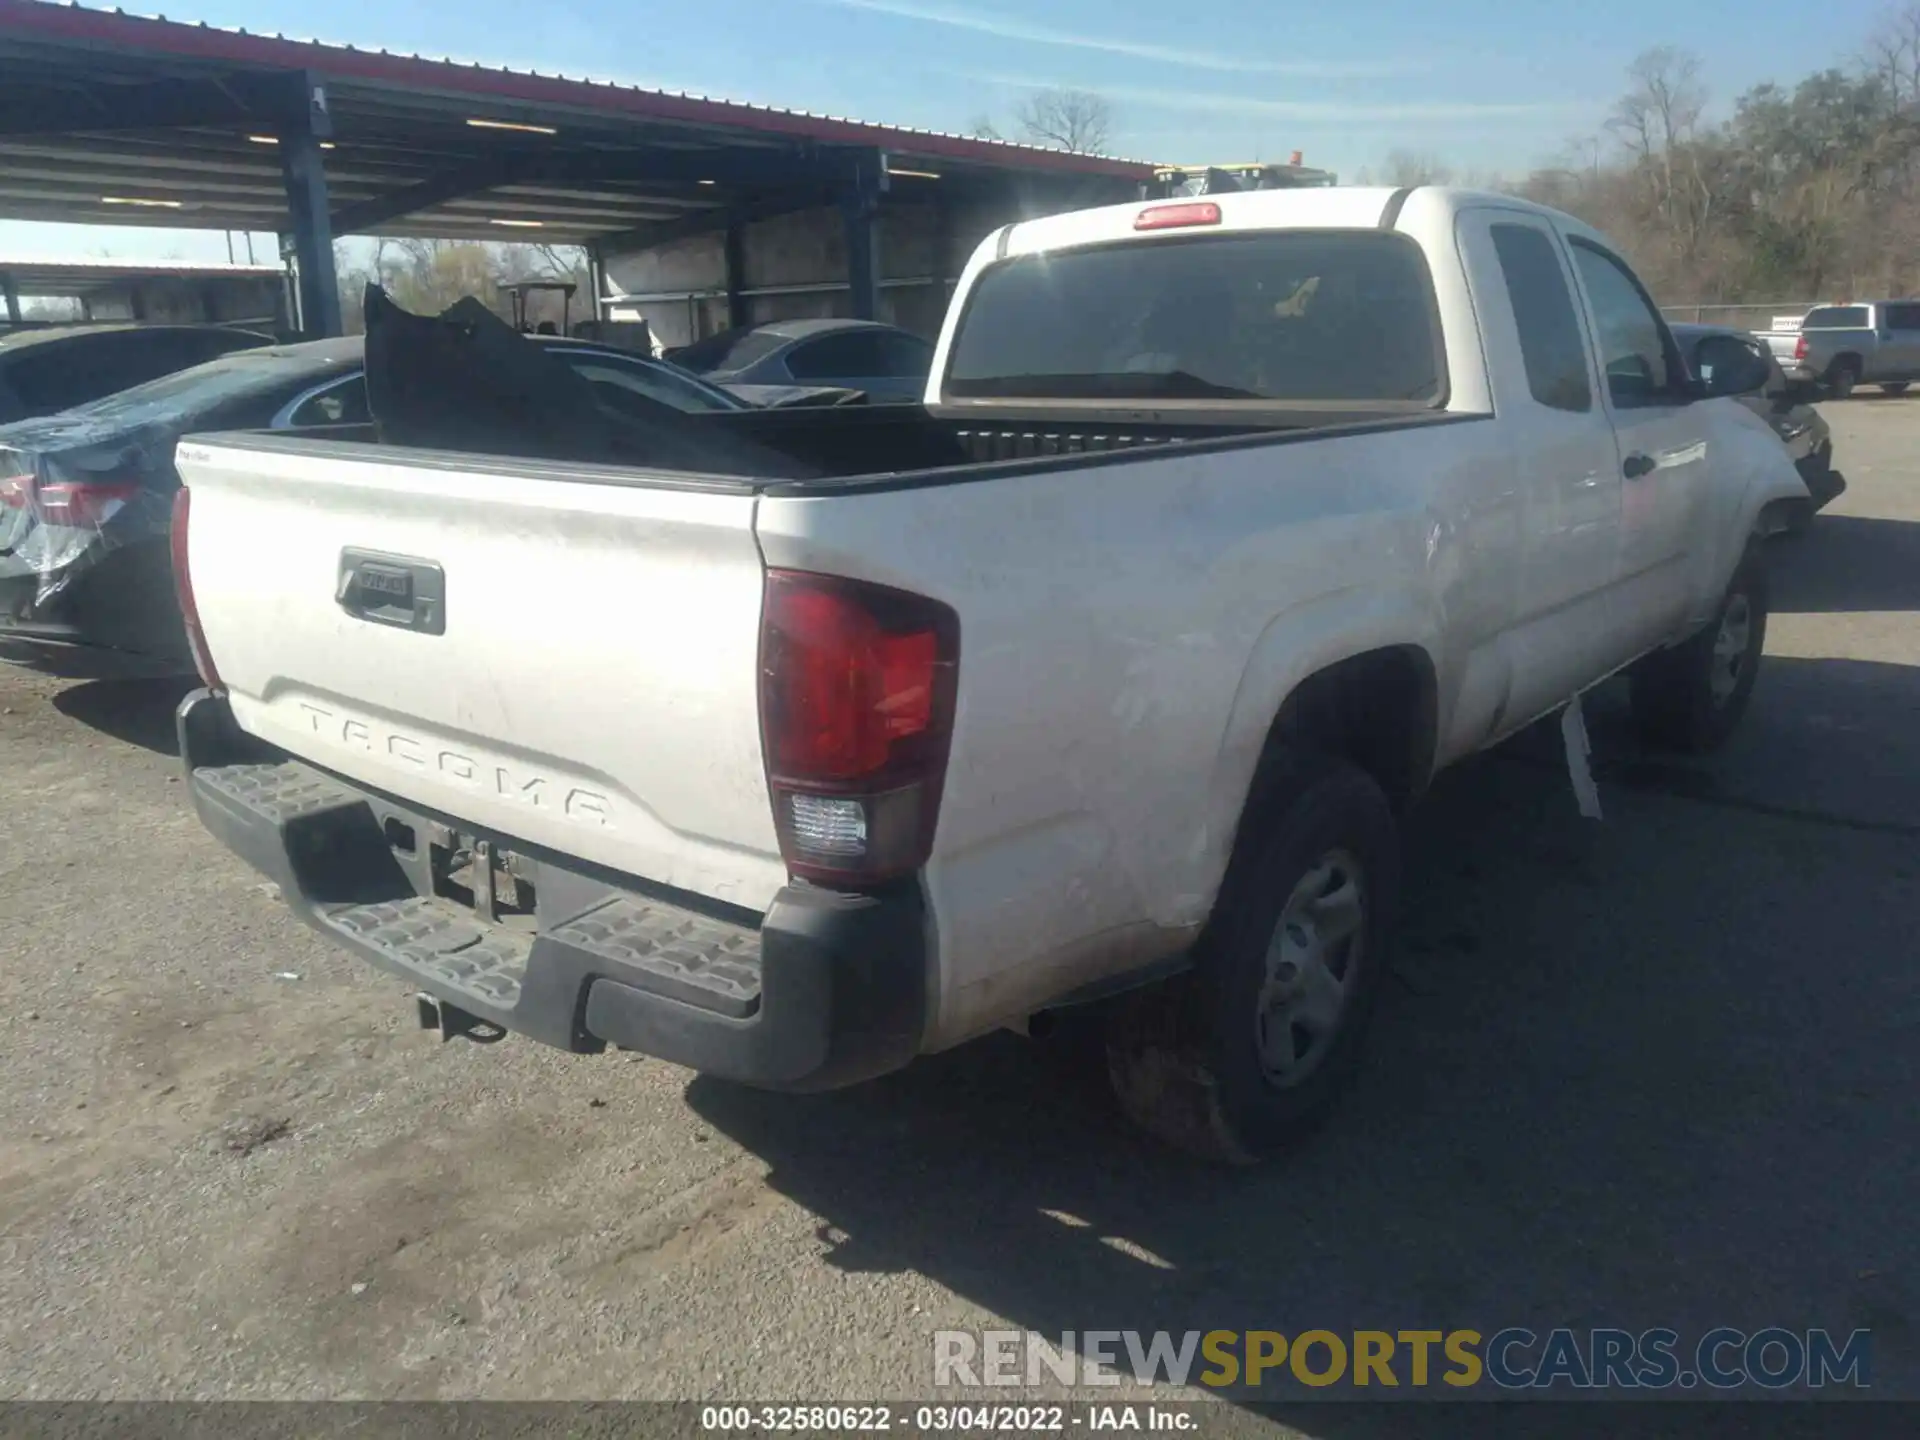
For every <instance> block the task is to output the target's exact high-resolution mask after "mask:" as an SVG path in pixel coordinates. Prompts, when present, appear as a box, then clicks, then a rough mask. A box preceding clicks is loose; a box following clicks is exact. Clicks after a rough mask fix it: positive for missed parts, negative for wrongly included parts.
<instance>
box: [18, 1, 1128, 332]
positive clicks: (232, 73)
mask: <svg viewBox="0 0 1920 1440" xmlns="http://www.w3.org/2000/svg"><path fill="white" fill-rule="evenodd" d="M935 166H937V167H938V168H937V171H936V170H934V169H933V168H932V167H935ZM934 174H937V175H938V177H939V179H938V184H939V185H940V187H941V198H942V203H950V202H951V203H965V202H968V201H977V200H980V199H983V198H990V199H1000V200H1005V199H1017V200H1018V201H1019V202H1020V203H1021V204H1023V205H1027V206H1031V207H1043V208H1066V207H1069V206H1072V205H1078V204H1088V203H1099V202H1102V201H1110V200H1118V199H1124V198H1127V197H1129V196H1131V195H1132V194H1134V193H1136V191H1137V188H1138V186H1139V185H1141V184H1142V183H1144V182H1145V181H1147V180H1148V179H1150V178H1151V175H1152V167H1151V166H1150V165H1146V164H1141V163H1137V162H1132V161H1125V160H1113V159H1107V158H1103V157H1097V156H1085V155H1069V154H1064V153H1061V152H1058V151H1050V150H1040V149H1035V148H1032V147H1028V146H1021V145H1009V144H1005V143H1001V142H996V141H982V140H974V139H968V138H964V137H961V136H955V135H946V134H940V133H936V132H931V131H918V130H903V129H898V128H892V127H888V126H882V125H873V124H867V123H864V122H861V121H856V120H844V119H837V118H833V117H829V116H821V115H812V114H807V113H804V112H799V111H790V110H779V109H771V108H768V107H764V106H758V105H749V104H742V103H738V102H733V101H726V100H710V99H706V98H702V97H695V96H688V95H676V94H669V93H665V92H662V91H654V90H643V89H638V88H634V87H630V86H624V85H618V84H611V83H604V82H598V81H589V80H581V79H570V78H567V77H565V76H559V75H541V74H537V73H532V72H523V71H517V70H504V69H497V68H489V67H484V66H480V65H477V64H465V63H460V62H456V61H453V60H438V59H427V58H423V57H421V56H417V55H395V54H389V53H388V52H386V51H382V50H362V49H356V48H354V47H353V46H350V45H336V44H331V43H322V42H318V41H311V40H291V39H287V38H285V37H284V36H278V35H271V36H269V35H255V34H250V33H248V32H246V31H242V30H223V29H217V28H214V27H210V26H206V25H193V24H184V23H180V22H177V21H169V20H165V19H157V18H146V17H142V16H136V15H128V14H124V13H122V12H119V11H102V10H93V9H88V8H84V7H81V6H77V5H57V4H50V3H45V0H0V218H5V219H18V220H53V221H67V222H78V223H86V224H103V223H104V224H113V223H122V224H139V225H155V224H163V225H168V226H180V227H188V228H200V229H210V230H264V231H274V232H277V233H279V234H280V235H281V237H282V250H283V254H284V255H285V257H286V258H287V259H288V260H289V261H290V263H291V265H292V266H293V269H294V272H295V275H296V277H297V287H296V290H297V298H298V302H299V310H300V316H299V319H300V325H301V328H302V329H303V330H304V331H305V332H306V333H308V334H310V335H325V334H337V333H339V330H340V328H341V324H340V297H339V293H338V284H337V281H336V279H335V272H334V264H333V259H332V246H333V241H334V239H335V238H336V237H338V236H345V235H353V234H367V235H381V234H390V235H419V236H432V237H443V238H453V239H468V240H537V241H541V242H544V243H551V244H560V245H583V246H586V247H587V248H588V250H589V252H590V254H595V255H597V254H598V253H599V251H600V249H601V248H602V247H604V246H606V245H608V244H620V245H629V246H631V245H645V244H651V243H654V242H655V241H656V240H662V241H664V240H671V239H673V238H675V237H677V236H684V235H690V234H697V233H702V232H705V231H722V230H725V231H728V232H729V233H732V232H734V231H735V230H737V228H738V227H739V226H741V225H744V224H746V223H749V222H750V221H753V220H756V219H761V218H764V217H766V216H769V215H775V214H780V213H783V212H785V211H791V210H798V209H802V208H808V207H814V206H819V205H822V204H831V205H835V206H837V207H838V208H839V210H840V212H841V214H842V216H843V219H844V223H845V226H846V257H847V268H848V277H847V279H848V284H849V287H850V289H851V292H852V309H853V312H854V313H855V314H856V315H863V316H872V315H874V314H875V313H876V312H877V310H878V287H879V284H880V278H879V275H880V272H879V266H878V261H877V257H876V248H877V244H876V227H875V219H876V216H877V214H878V212H879V209H880V207H881V206H882V205H884V204H885V203H887V200H888V197H889V194H890V193H891V192H892V191H893V190H894V189H895V187H896V186H897V185H915V184H925V183H928V179H929V177H930V176H932V175H934ZM596 268H597V267H596ZM597 278H598V277H597V275H596V287H597ZM737 284H738V282H737V280H730V281H729V288H730V289H732V288H735V287H737Z"/></svg>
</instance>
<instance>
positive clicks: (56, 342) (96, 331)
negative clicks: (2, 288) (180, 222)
mask: <svg viewBox="0 0 1920 1440" xmlns="http://www.w3.org/2000/svg"><path fill="white" fill-rule="evenodd" d="M272 343H273V337H272V336H271V335H261V334H258V333H256V332H254V331H251V330H230V329H227V328H225V327H223V326H219V325H55V326H49V327H47V328H45V329H41V330H18V331H15V332H13V333H11V334H8V335H0V425H5V424H10V423H11V422H13V421H15V420H25V419H28V418H30V417H31V416H35V415H52V414H55V413H57V412H58V411H61V410H71V409H72V408H73V407H74V406H75V405H84V404H86V403H87V402H88V401H90V400H98V399H100V398H101V397H102V396H104V395H112V394H114V393H115V392H116V391H120V390H125V389H128V388H130V387H131V386H134V385H141V384H144V383H146V382H147V381H149V380H156V379H158V378H159V377H160V376H162V375H170V374H172V373H173V372H174V371H176V370H185V369H186V368H187V367H188V366H190V365H198V364H200V363H202V362H203V361H207V360H212V359H215V358H217V357H219V356H221V355H227V354H231V353H232V352H233V351H235V350H247V349H251V348H253V347H254V346H257V345H270V344H272Z"/></svg>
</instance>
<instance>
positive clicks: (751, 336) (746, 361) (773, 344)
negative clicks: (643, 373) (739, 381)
mask: <svg viewBox="0 0 1920 1440" xmlns="http://www.w3.org/2000/svg"><path fill="white" fill-rule="evenodd" d="M786 343H787V342H786V337H784V336H781V335H772V334H769V333H768V332H767V331H765V330H723V331H721V332H720V333H719V334H718V335H709V336H708V337H707V338H706V339H705V340H696V341H695V342H694V343H693V344H691V345H689V346H687V347H686V349H684V350H676V351H674V352H673V355H672V360H673V363H674V364H676V365H678V366H680V367H682V368H683V369H687V370H692V371H694V372H695V373H696V374H701V375H705V374H710V373H712V372H713V371H716V370H744V369H745V368H746V367H747V366H749V365H751V364H753V363H754V362H755V361H756V360H764V359H765V358H766V357H767V356H769V355H771V354H772V353H773V352H774V351H776V350H778V349H779V348H780V347H781V346H782V345H784V344H786Z"/></svg>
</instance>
